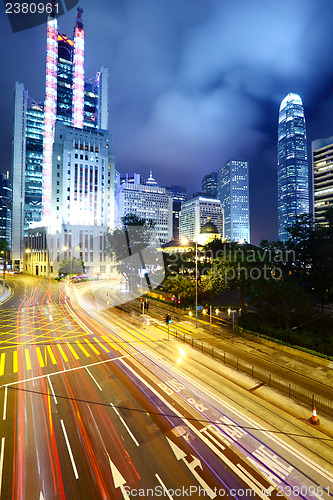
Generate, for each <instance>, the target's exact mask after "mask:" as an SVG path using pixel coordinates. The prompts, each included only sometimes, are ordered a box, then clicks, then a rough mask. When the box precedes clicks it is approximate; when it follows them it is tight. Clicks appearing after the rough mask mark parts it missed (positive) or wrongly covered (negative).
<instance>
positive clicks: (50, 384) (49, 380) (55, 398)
mask: <svg viewBox="0 0 333 500" xmlns="http://www.w3.org/2000/svg"><path fill="white" fill-rule="evenodd" d="M47 380H48V382H49V386H50V388H51V392H52V396H53V399H54V402H55V404H56V405H57V404H58V400H57V397H56V395H55V392H54V389H53V385H52V382H51V379H50V377H49V375H47ZM6 389H7V387H6Z"/></svg>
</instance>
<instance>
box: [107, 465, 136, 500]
mask: <svg viewBox="0 0 333 500" xmlns="http://www.w3.org/2000/svg"><path fill="white" fill-rule="evenodd" d="M108 457H109V455H108ZM109 462H110V468H111V473H112V477H113V482H114V485H115V488H120V490H121V492H122V494H123V497H124V498H125V500H131V499H130V497H129V496H128V495H127V493H126V491H125V488H124V484H126V480H125V479H124V478H123V476H122V475H121V474H120V472H119V470H118V469H117V467H116V466H115V465H114V463H113V462H112V460H111V458H110V457H109Z"/></svg>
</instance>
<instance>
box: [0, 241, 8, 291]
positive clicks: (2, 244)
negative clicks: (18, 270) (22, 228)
mask: <svg viewBox="0 0 333 500" xmlns="http://www.w3.org/2000/svg"><path fill="white" fill-rule="evenodd" d="M8 246H9V245H8V243H7V241H6V240H4V239H0V256H1V257H2V265H3V280H2V288H3V292H5V287H6V283H5V279H6V278H5V274H6V257H7V252H8Z"/></svg>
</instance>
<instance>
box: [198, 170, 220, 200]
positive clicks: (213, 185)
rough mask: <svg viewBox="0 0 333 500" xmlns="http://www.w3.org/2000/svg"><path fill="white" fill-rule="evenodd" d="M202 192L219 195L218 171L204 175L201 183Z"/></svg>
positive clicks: (214, 195) (213, 195)
mask: <svg viewBox="0 0 333 500" xmlns="http://www.w3.org/2000/svg"><path fill="white" fill-rule="evenodd" d="M201 188H202V192H203V193H206V195H208V196H212V197H214V198H216V197H217V172H211V173H210V174H207V175H205V176H204V177H203V179H202V183H201Z"/></svg>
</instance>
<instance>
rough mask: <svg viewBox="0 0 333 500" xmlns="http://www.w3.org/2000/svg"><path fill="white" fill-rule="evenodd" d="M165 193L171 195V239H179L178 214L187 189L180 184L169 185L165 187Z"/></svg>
mask: <svg viewBox="0 0 333 500" xmlns="http://www.w3.org/2000/svg"><path fill="white" fill-rule="evenodd" d="M165 190H166V192H167V194H168V195H169V196H171V197H172V239H173V240H178V239H179V214H180V210H181V206H182V202H184V201H186V198H187V190H186V188H185V187H181V186H170V187H166V188H165Z"/></svg>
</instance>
